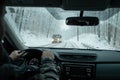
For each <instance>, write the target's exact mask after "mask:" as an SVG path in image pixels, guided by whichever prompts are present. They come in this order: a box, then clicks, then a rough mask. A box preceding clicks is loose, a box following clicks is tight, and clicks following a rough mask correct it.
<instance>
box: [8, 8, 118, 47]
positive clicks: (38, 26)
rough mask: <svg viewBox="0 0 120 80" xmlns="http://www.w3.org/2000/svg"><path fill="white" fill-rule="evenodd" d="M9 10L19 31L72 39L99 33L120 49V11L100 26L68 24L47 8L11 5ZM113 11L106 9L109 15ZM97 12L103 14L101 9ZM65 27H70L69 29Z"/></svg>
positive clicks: (99, 35)
mask: <svg viewBox="0 0 120 80" xmlns="http://www.w3.org/2000/svg"><path fill="white" fill-rule="evenodd" d="M8 10H9V11H10V13H9V15H11V17H12V19H13V20H14V21H15V23H16V27H17V29H18V30H19V32H22V31H26V30H29V31H31V32H32V33H33V34H35V35H37V36H41V35H45V36H46V37H47V38H49V37H51V36H52V35H53V34H61V35H62V36H63V38H64V39H70V38H72V37H74V36H77V35H81V34H83V33H93V34H96V35H98V37H99V38H100V39H101V40H102V39H103V40H106V41H107V42H108V43H109V44H110V45H112V46H114V47H116V48H118V49H120V37H119V36H120V12H118V13H116V14H115V15H114V16H112V17H110V18H109V19H107V20H104V21H100V24H99V25H98V26H84V27H79V26H67V25H66V24H65V20H56V19H55V18H54V17H53V16H52V15H51V14H50V13H49V12H48V11H47V10H46V9H45V8H34V7H33V8H32V9H31V8H20V7H19V8H11V7H9V8H8ZM113 11H115V9H111V10H109V9H108V10H106V12H107V13H108V16H109V15H110V14H112V13H113ZM96 13H97V15H98V14H99V16H101V13H100V12H99V11H97V12H96ZM64 27H69V29H65V28H64ZM61 28H62V29H61ZM40 34H41V35H40ZM78 40H79V39H78Z"/></svg>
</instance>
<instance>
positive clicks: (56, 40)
mask: <svg viewBox="0 0 120 80" xmlns="http://www.w3.org/2000/svg"><path fill="white" fill-rule="evenodd" d="M61 42H62V36H61V35H60V34H54V35H53V36H52V43H61Z"/></svg>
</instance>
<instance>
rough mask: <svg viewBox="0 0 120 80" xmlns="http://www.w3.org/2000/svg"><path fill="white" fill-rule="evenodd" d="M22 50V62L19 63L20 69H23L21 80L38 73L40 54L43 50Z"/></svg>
mask: <svg viewBox="0 0 120 80" xmlns="http://www.w3.org/2000/svg"><path fill="white" fill-rule="evenodd" d="M23 51H24V54H23V55H22V56H21V58H22V59H23V62H22V64H21V65H19V66H20V67H21V71H23V74H22V77H23V78H22V80H23V79H27V78H29V77H31V76H34V75H35V74H37V73H40V65H41V55H42V52H43V51H42V50H38V49H26V50H23Z"/></svg>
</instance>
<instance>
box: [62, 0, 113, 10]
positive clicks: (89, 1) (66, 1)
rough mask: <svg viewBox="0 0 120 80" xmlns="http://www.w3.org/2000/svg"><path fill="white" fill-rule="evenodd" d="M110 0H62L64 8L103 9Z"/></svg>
mask: <svg viewBox="0 0 120 80" xmlns="http://www.w3.org/2000/svg"><path fill="white" fill-rule="evenodd" d="M110 1H111V0H63V1H62V2H63V4H62V7H63V9H65V10H105V9H106V8H107V7H108V6H109V4H110Z"/></svg>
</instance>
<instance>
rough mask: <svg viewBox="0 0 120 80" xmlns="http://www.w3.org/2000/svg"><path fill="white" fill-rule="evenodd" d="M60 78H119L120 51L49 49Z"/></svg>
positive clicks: (64, 79)
mask: <svg viewBox="0 0 120 80" xmlns="http://www.w3.org/2000/svg"><path fill="white" fill-rule="evenodd" d="M51 50H52V51H53V52H54V53H55V56H56V64H57V67H58V69H59V74H60V80H120V52H119V51H104V50H76V49H51Z"/></svg>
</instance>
